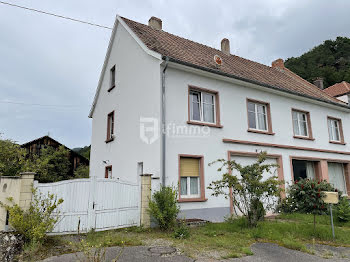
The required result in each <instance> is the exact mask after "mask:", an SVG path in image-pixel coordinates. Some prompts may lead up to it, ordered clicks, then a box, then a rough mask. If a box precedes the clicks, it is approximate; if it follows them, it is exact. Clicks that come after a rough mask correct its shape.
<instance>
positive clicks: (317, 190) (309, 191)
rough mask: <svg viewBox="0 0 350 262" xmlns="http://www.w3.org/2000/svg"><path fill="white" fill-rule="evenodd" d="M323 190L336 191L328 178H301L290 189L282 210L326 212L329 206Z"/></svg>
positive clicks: (310, 212)
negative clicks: (325, 201)
mask: <svg viewBox="0 0 350 262" xmlns="http://www.w3.org/2000/svg"><path fill="white" fill-rule="evenodd" d="M323 191H332V192H334V191H336V190H335V189H334V188H333V186H332V185H331V184H330V183H328V182H327V181H326V180H323V181H316V180H310V179H300V180H299V181H295V182H294V184H293V185H291V186H290V187H289V189H288V192H287V193H288V194H287V197H286V199H285V200H284V201H283V202H282V205H284V206H283V207H282V210H285V211H287V212H289V213H291V212H299V213H308V214H319V215H321V214H324V213H325V212H326V211H327V207H326V205H325V203H324V202H323V199H322V198H323V197H324V193H323Z"/></svg>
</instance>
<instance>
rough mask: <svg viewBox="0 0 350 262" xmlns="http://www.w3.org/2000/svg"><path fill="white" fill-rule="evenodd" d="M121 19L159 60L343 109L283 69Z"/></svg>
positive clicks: (325, 94)
mask: <svg viewBox="0 0 350 262" xmlns="http://www.w3.org/2000/svg"><path fill="white" fill-rule="evenodd" d="M122 19H123V21H125V23H126V24H127V25H128V26H129V27H130V28H131V30H132V31H133V32H134V33H135V34H136V35H137V37H138V38H140V40H141V41H142V42H143V43H144V44H145V45H146V46H147V47H148V48H149V49H150V50H153V51H155V52H157V53H160V54H161V55H163V56H167V57H170V58H172V59H174V60H177V61H179V62H182V63H185V64H189V65H192V66H196V67H200V68H203V69H204V70H213V71H214V72H217V73H219V74H220V73H221V74H225V75H230V76H232V77H236V78H241V79H242V80H247V81H251V82H255V83H257V84H261V85H266V86H270V87H273V88H277V89H280V90H282V91H287V92H292V93H296V94H299V95H302V96H308V97H311V98H314V99H318V100H323V101H326V102H331V103H336V104H340V105H344V103H342V102H341V101H339V100H338V99H335V98H333V97H332V96H330V95H328V94H327V93H325V92H323V91H322V90H320V89H319V88H318V87H316V86H315V85H313V84H311V83H309V82H308V81H306V80H304V79H303V78H301V77H299V76H298V75H296V74H294V73H293V72H291V71H290V70H288V69H287V68H284V67H283V68H275V67H270V66H266V65H263V64H260V63H257V62H254V61H250V60H247V59H244V58H242V57H239V56H235V55H227V54H225V53H223V52H221V51H220V50H217V49H214V48H212V47H209V46H206V45H203V44H199V43H196V42H194V41H191V40H188V39H185V38H182V37H179V36H176V35H173V34H170V33H167V32H165V31H163V30H157V29H154V28H152V27H150V26H147V25H144V24H141V23H138V22H135V21H132V20H129V19H127V18H122ZM214 55H219V56H220V57H221V58H222V61H223V62H222V65H221V66H217V65H216V63H215V62H214Z"/></svg>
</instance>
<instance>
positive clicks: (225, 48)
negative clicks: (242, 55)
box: [221, 38, 231, 55]
mask: <svg viewBox="0 0 350 262" xmlns="http://www.w3.org/2000/svg"><path fill="white" fill-rule="evenodd" d="M221 51H222V52H224V53H225V54H226V55H230V54H231V52H230V40H228V39H227V38H224V39H222V40H221Z"/></svg>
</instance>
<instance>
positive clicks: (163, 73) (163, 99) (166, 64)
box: [161, 57, 169, 186]
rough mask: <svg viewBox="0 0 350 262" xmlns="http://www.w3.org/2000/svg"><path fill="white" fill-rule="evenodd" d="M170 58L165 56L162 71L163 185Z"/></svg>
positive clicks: (163, 181)
mask: <svg viewBox="0 0 350 262" xmlns="http://www.w3.org/2000/svg"><path fill="white" fill-rule="evenodd" d="M163 59H164V58H163ZM168 62H169V58H168V57H165V66H164V69H163V72H162V125H161V132H162V185H163V186H165V149H166V126H165V71H166V69H167V68H168Z"/></svg>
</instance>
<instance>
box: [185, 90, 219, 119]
mask: <svg viewBox="0 0 350 262" xmlns="http://www.w3.org/2000/svg"><path fill="white" fill-rule="evenodd" d="M193 93H197V94H200V101H199V115H200V120H195V119H193V118H192V112H193V101H192V99H191V98H192V97H191V95H192V94H193ZM203 94H207V95H211V96H213V104H211V103H210V104H209V103H206V102H204V100H203ZM204 104H208V105H212V106H213V107H214V112H213V113H214V119H213V120H214V121H213V122H206V121H204V112H203V108H204V107H203V105H204ZM190 120H191V121H193V122H199V123H207V124H216V94H214V93H210V92H204V91H199V90H195V89H190Z"/></svg>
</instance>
